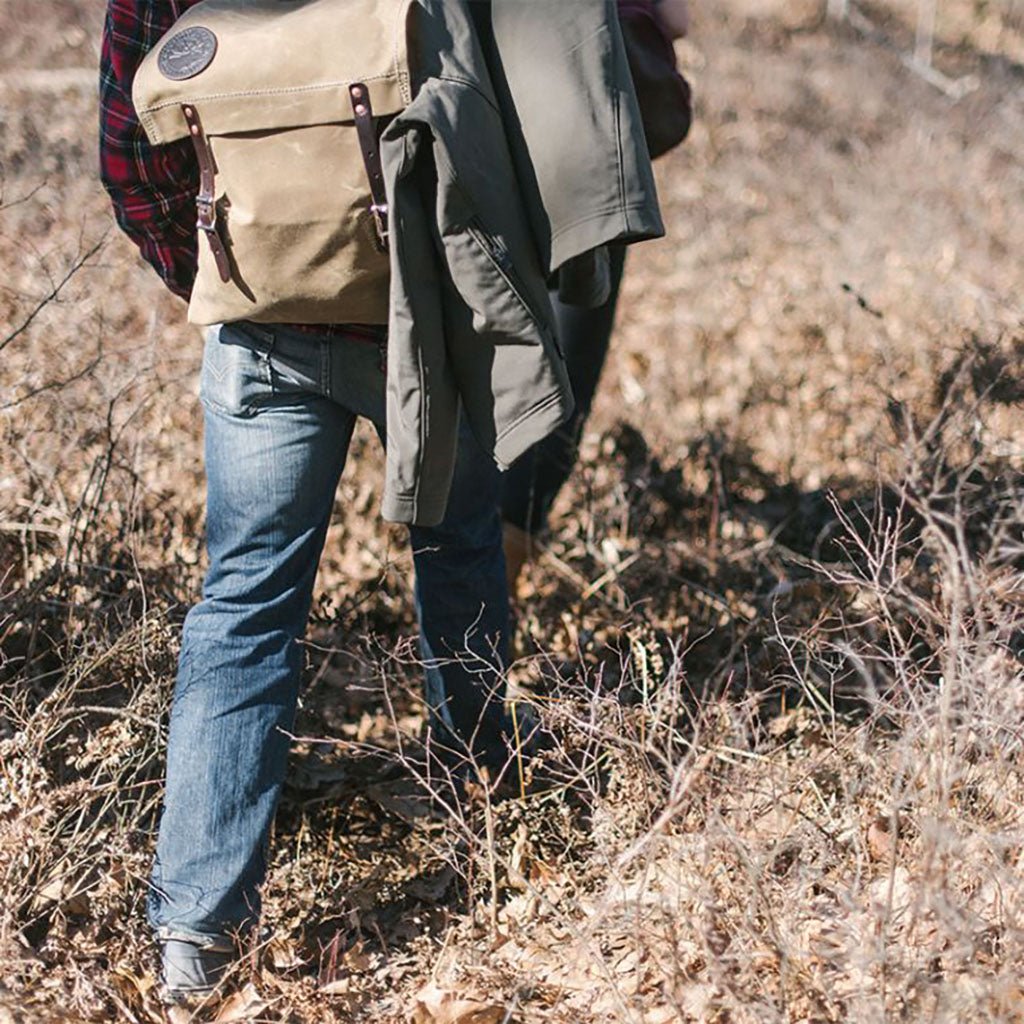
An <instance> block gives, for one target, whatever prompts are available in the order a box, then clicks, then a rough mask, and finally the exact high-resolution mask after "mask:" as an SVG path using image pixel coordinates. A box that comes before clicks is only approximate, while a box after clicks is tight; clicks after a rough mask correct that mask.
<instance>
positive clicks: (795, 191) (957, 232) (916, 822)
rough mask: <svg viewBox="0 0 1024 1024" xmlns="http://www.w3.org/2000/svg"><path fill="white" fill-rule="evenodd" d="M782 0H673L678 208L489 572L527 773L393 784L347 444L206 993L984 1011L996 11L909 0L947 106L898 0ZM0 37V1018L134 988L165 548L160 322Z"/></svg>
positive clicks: (1015, 802) (1017, 500)
mask: <svg viewBox="0 0 1024 1024" xmlns="http://www.w3.org/2000/svg"><path fill="white" fill-rule="evenodd" d="M40 6H41V9H42V8H45V11H44V15H41V17H42V16H45V18H46V19H50V20H54V19H56V20H59V21H60V22H61V23H62V24H63V25H64V26H65V27H64V30H63V32H64V35H63V36H62V38H61V41H60V43H59V45H58V42H57V41H55V37H54V38H51V39H50V41H49V42H46V43H45V45H44V43H42V42H39V41H38V40H37V38H36V36H33V35H31V34H29V33H27V31H26V27H24V26H20V25H15V24H14V21H13V18H11V17H8V16H7V15H4V16H2V23H3V25H4V27H5V29H6V30H7V32H6V34H5V37H4V38H5V40H6V41H5V43H4V44H3V45H4V46H5V47H7V48H9V49H10V52H11V54H12V55H15V54H17V57H16V58H15V57H14V56H12V65H11V66H12V68H13V69H14V72H16V71H17V69H18V68H21V67H23V68H26V69H33V68H40V67H42V66H44V64H47V65H50V64H54V63H55V64H56V65H57V66H58V70H59V68H60V67H62V66H67V67H68V68H74V67H80V66H82V65H83V64H87V63H89V62H90V61H91V60H92V55H91V53H90V52H89V47H90V46H91V45H92V39H93V38H94V35H93V34H94V33H95V31H96V24H95V20H96V12H95V11H94V10H92V9H91V8H90V9H89V10H86V7H85V5H80V4H76V3H61V4H55V3H54V4H49V3H47V4H43V5H40ZM783 6H785V7H786V11H785V12H784V11H782V7H780V6H779V5H773V4H765V5H750V4H745V3H740V2H739V0H736V2H735V3H732V4H728V5H724V10H722V11H714V12H712V11H710V10H708V11H705V12H703V13H702V15H701V17H700V18H699V19H698V22H697V38H696V40H695V41H694V42H693V43H689V44H687V45H686V48H685V50H684V56H685V58H686V60H687V63H688V65H689V67H690V68H691V71H692V74H693V76H694V78H695V79H696V85H697V91H698V95H699V96H700V97H701V111H700V114H701V116H700V119H699V121H698V123H697V126H696V129H695V134H694V138H693V139H692V140H691V144H690V145H689V146H688V148H687V149H686V150H685V151H683V152H680V153H679V154H678V155H677V156H674V157H672V158H670V159H669V160H668V161H667V162H666V163H665V164H664V165H663V166H662V167H661V168H660V174H661V179H660V180H661V185H662V194H663V200H664V205H665V208H666V212H667V214H668V217H669V219H670V220H671V221H672V222H673V225H674V227H675V230H676V237H675V239H674V240H673V241H672V242H670V243H662V244H658V245H653V246H649V247H647V248H646V249H645V250H641V251H637V252H636V253H635V254H634V255H633V256H632V257H631V266H630V268H629V270H628V272H627V284H626V296H625V300H624V304H623V310H622V314H621V317H620V329H619V334H618V337H617V341H616V349H615V352H614V355H613V361H612V362H613V365H612V366H611V368H610V373H609V376H608V379H607V380H606V382H605V386H604V389H603V391H602V395H601V397H600V400H599V402H598V407H597V409H596V412H595V417H594V420H593V423H592V433H591V434H589V435H588V437H587V438H586V440H585V444H584V452H583V459H582V462H581V466H580V468H579V470H578V472H577V474H576V476H575V477H574V480H573V482H572V486H571V489H570V493H568V494H567V495H565V496H564V499H563V502H562V504H561V506H560V510H561V514H560V515H559V517H558V518H557V519H556V522H555V524H554V528H553V530H552V532H551V534H550V536H549V537H547V538H546V539H545V542H544V547H543V550H542V552H541V553H540V555H539V557H538V559H537V562H536V564H535V565H534V566H533V567H532V568H531V570H530V572H529V575H528V578H527V580H526V582H525V586H524V589H523V594H522V595H521V600H520V601H519V604H518V608H517V623H516V637H515V649H516V655H517V660H516V663H515V665H514V667H513V670H512V681H513V683H514V686H515V692H516V695H517V700H518V701H519V702H520V703H519V704H518V705H517V706H518V707H519V708H520V709H522V713H523V716H524V718H523V721H524V723H526V722H527V716H536V718H538V719H539V721H540V722H541V723H542V725H543V729H544V732H545V734H546V737H547V742H546V743H545V745H544V746H545V751H544V753H543V754H542V755H541V756H540V757H539V758H538V759H537V760H536V761H535V762H533V763H532V764H531V765H530V766H529V771H530V773H531V774H532V777H533V783H534V784H533V787H532V789H531V792H530V793H529V794H528V795H526V796H525V797H513V798H511V799H506V800H504V801H502V802H493V801H491V800H489V799H488V797H487V795H486V794H485V793H483V792H479V793H476V794H471V796H470V799H468V800H466V801H463V802H461V803H455V802H453V801H452V800H451V799H450V793H449V792H448V790H447V789H446V788H445V786H444V785H443V780H442V781H440V782H436V781H435V783H434V788H435V790H436V793H435V798H436V799H435V801H434V806H433V808H432V809H431V807H430V802H429V801H427V800H425V799H424V788H425V787H424V786H423V785H422V783H421V782H419V781H417V778H416V776H417V773H418V772H419V765H418V761H417V758H416V756H415V755H416V750H415V743H414V741H413V737H414V736H415V735H416V733H417V730H418V727H419V724H420V721H421V717H422V706H421V704H420V701H419V697H418V668H417V665H416V661H415V657H414V656H413V654H412V651H413V647H412V644H411V637H412V635H413V622H412V617H411V601H410V600H409V593H408V588H409V583H408V563H409V559H408V553H407V550H406V548H405V542H404V539H403V536H402V534H401V532H400V531H396V530H392V529H389V528H386V527H384V526H382V525H381V524H380V523H379V522H378V521H377V518H376V504H377V496H378V493H379V487H378V481H379V476H380V472H379V471H380V457H379V453H377V452H376V451H375V448H374V445H373V443H372V441H371V440H370V438H369V435H368V434H365V435H360V436H359V438H357V451H356V457H355V458H354V459H353V460H352V461H353V463H354V465H353V466H352V471H351V472H350V473H349V474H348V475H347V476H346V479H345V480H344V481H343V483H342V486H341V489H340V490H339V495H338V505H337V515H336V517H335V522H334V523H333V525H332V527H331V532H330V536H329V540H328V549H327V553H326V555H325V559H324V563H323V566H322V571H321V578H320V592H319V597H318V600H317V606H316V611H315V614H314V621H313V623H312V625H311V629H310V634H309V642H308V659H307V661H308V671H307V674H306V684H305V690H304V696H303V702H302V708H301V712H300V717H299V720H298V722H297V723H296V726H295V735H296V742H295V756H294V758H293V764H292V769H291V771H290V774H289V780H288V786H287V791H286V794H285V799H284V802H283V805H282V808H281V813H280V815H279V819H278V823H277V828H276V835H275V840H274V862H273V866H272V870H271V873H270V877H269V880H268V883H267V887H266V912H265V923H266V928H265V930H264V932H263V933H261V935H260V936H258V938H257V939H256V940H255V941H254V943H253V945H252V948H251V950H250V955H249V956H247V958H246V960H245V961H244V963H243V964H242V965H241V966H240V967H239V969H238V971H237V972H236V979H235V980H236V981H237V982H238V988H239V992H238V994H237V995H235V996H233V997H232V998H231V1000H229V1002H228V1003H227V1004H226V1005H224V1006H220V1007H215V1008H212V1009H211V1010H210V1012H209V1014H207V1016H211V1017H212V1016H217V1017H218V1019H220V1020H228V1019H239V1020H240V1019H248V1020H267V1021H294V1022H300V1021H317V1022H321V1021H339V1022H341V1021H356V1020H358V1021H374V1022H377V1021H380V1022H392V1021H394V1022H399V1021H402V1022H404V1021H413V1022H417V1024H470V1022H473V1024H482V1022H493V1024H511V1022H513V1021H516V1022H530V1021H537V1022H542V1021H549V1022H559V1021H565V1022H567V1024H568V1022H572V1024H576V1022H581V1021H582V1022H587V1024H590V1022H594V1024H597V1022H603V1021H609V1022H610V1021H614V1022H624V1021H629V1022H636V1024H661V1022H665V1024H667V1022H675V1021H700V1022H719V1024H724V1022H726V1021H731V1022H735V1024H740V1022H747V1021H750V1022H756V1024H761V1022H772V1021H778V1022H780V1024H781V1022H786V1024H790V1022H792V1024H796V1022H819V1021H846V1020H851V1021H857V1022H859V1024H860V1022H864V1024H870V1022H873V1021H879V1022H881V1021H883V1020H886V1021H887V1020H894V1019H898V1020H908V1021H919V1020H920V1021H923V1020H929V1021H943V1022H944V1021H950V1022H952V1021H957V1022H960V1021H978V1022H982V1021H1003V1020H1005V1021H1014V1020H1021V1019H1024V989H1022V986H1021V981H1020V979H1021V976H1022V968H1024V921H1022V916H1021V915H1022V910H1024V905H1022V898H1024V889H1022V877H1024V875H1022V869H1024V864H1022V861H1021V858H1022V856H1024V829H1022V821H1021V814H1022V812H1021V808H1022V807H1024V776H1022V768H1024V751H1022V743H1024V737H1022V725H1021V723H1022V721H1024V714H1022V712H1024V687H1022V682H1024V680H1022V678H1021V675H1022V660H1021V659H1022V651H1024V575H1022V570H1024V530H1022V528H1024V522H1022V518H1024V512H1022V508H1024V505H1022V489H1024V475H1022V473H1024V465H1022V454H1024V452H1022V449H1021V446H1020V437H1021V430H1022V426H1024V424H1022V420H1021V414H1020V401H1021V397H1022V396H1021V379H1022V372H1024V334H1022V313H1021V306H1020V295H1021V294H1022V290H1024V287H1022V286H1024V280H1022V275H1021V268H1020V261H1019V252H1020V251H1021V247H1022V245H1024V220H1022V218H1024V202H1022V200H1024V172H1022V170H1021V168H1022V166H1024V160H1022V157H1024V152H1022V151H1024V131H1022V130H1021V127H1022V125H1024V93H1022V84H1021V83H1022V73H1021V70H1020V66H1019V65H1018V64H1015V63H1014V61H1016V60H1019V59H1020V56H1021V51H1020V38H1019V37H1020V32H1021V26H1020V11H1019V10H1018V9H1017V8H1018V6H1019V5H1017V4H1014V3H1012V2H1008V3H1005V4H1003V5H998V4H985V5H977V4H969V3H960V2H954V0H949V2H948V3H947V4H940V5H939V13H940V17H939V21H938V31H939V39H938V42H937V43H936V47H935V61H936V66H937V67H938V68H939V69H940V70H941V71H942V72H943V74H946V75H948V76H949V77H950V78H957V77H960V76H962V75H966V74H975V75H977V76H978V86H977V88H976V89H975V90H973V91H972V92H971V93H970V94H969V95H966V96H965V97H963V98H961V99H960V100H959V101H957V102H953V101H951V100H950V98H949V97H948V96H946V95H945V94H944V93H943V92H942V91H941V90H939V89H935V88H934V87H933V86H932V85H931V84H930V83H929V82H928V81H926V80H924V79H921V78H920V77H918V76H915V75H913V74H911V73H910V72H908V69H907V68H906V66H905V65H904V64H903V63H902V62H901V59H900V53H902V52H904V51H905V50H906V49H907V48H908V47H912V46H913V38H914V33H913V28H914V26H913V22H912V19H911V18H909V17H908V15H909V13H910V7H911V6H912V5H895V4H885V5H882V4H877V5H859V4H852V5H851V6H852V7H854V8H856V9H857V11H859V13H860V14H861V16H862V17H863V18H865V19H867V20H868V21H870V23H871V25H872V26H874V28H875V29H877V31H878V32H881V33H883V34H884V40H888V43H889V44H890V45H883V44H882V42H881V41H879V39H876V38H871V37H867V36H865V34H864V33H863V32H861V31H860V30H858V29H857V27H856V25H853V26H849V25H847V26H845V27H844V26H840V27H838V28H837V27H835V26H830V25H828V24H826V23H825V22H824V21H823V20H822V19H821V18H820V17H818V16H817V13H816V11H817V8H816V9H815V11H811V12H810V14H811V15H814V16H813V17H812V16H810V15H809V16H808V17H800V16H798V15H797V14H796V13H794V12H795V11H796V8H797V7H799V6H800V5H783ZM775 7H779V10H775ZM982 8H984V10H982ZM808 10H809V11H810V5H809V6H808ZM1000 12H1002V13H1000ZM1004 14H1005V17H1003V15H1004ZM1000 18H1002V20H999V19H1000ZM47 24H49V22H47ZM15 38H21V39H22V40H23V43H24V45H23V46H22V47H21V48H20V49H18V48H16V47H14V44H13V42H11V40H12V39H15ZM14 72H11V73H6V74H5V75H4V78H3V80H2V82H0V90H2V91H0V118H2V122H3V135H2V140H3V141H2V142H0V158H2V161H3V169H4V176H3V192H2V197H0V254H2V259H3V265H4V267H5V269H6V271H7V273H6V275H5V278H4V280H3V281H0V322H2V325H3V326H0V347H2V348H3V352H2V354H0V379H2V380H3V385H4V388H3V391H2V393H0V429H2V431H3V457H2V460H0V1022H7V1021H18V1022H21V1021H32V1022H46V1021H62V1022H64V1021H108V1020H118V1021H121V1020H123V1021H136V1022H144V1021H155V1020H159V1019H160V1010H159V1008H158V1006H157V1004H156V1000H155V994H154V986H155V977H154V961H153V949H152V946H151V943H150V940H149V937H148V935H147V932H146V929H145V927H144V924H143V912H142V903H143V900H144V897H145V886H146V877H147V874H148V869H149V860H150V854H151V848H152V842H153V829H154V825H155V820H156V814H157V811H158V808H159V800H160V789H161V769H162V766H161V752H162V742H163V738H164V729H165V720H166V710H167V704H168V700H169V696H170V688H171V685H172V681H173V675H174V664H175V659H176V654H177V644H178V627H179V625H180V621H181V618H182V617H183V615H184V612H185V610H186V609H187V607H188V605H189V603H190V602H191V601H192V600H193V598H194V595H195V593H196V591H197V588H198V584H199V581H200V579H201V573H202V557H201V541H202V529H203V523H202V478H201V469H200V464H199V446H198V437H199V432H200V421H199V415H198V410H197V408H196V403H195V401H194V394H193V388H194V379H195V373H196V370H197V360H198V346H197V344H196V340H195V339H194V337H193V336H192V335H191V334H190V332H189V331H188V330H187V328H185V327H184V326H183V325H182V323H181V320H182V310H181V309H180V308H179V305H178V304H177V303H176V302H175V300H173V299H170V298H168V297H166V296H164V295H162V294H161V291H160V288H159V285H158V284H157V283H156V282H155V281H153V280H152V279H151V276H149V275H147V273H146V272H145V271H143V270H142V269H140V268H139V267H138V266H137V264H136V262H135V260H134V257H133V256H132V254H131V253H130V252H129V251H128V248H127V247H126V246H125V245H124V244H123V243H122V242H121V241H120V240H119V239H117V238H115V237H113V236H112V235H111V236H110V237H106V232H107V231H108V216H107V210H106V204H105V201H104V199H103V197H102V195H101V194H100V192H99V190H98V187H97V185H96V184H95V182H94V181H93V179H92V155H91V154H92V152H93V145H94V139H93V138H92V136H91V134H90V131H91V129H90V127H89V125H90V124H91V121H90V119H91V118H92V116H93V113H92V103H93V100H92V98H91V96H90V95H88V94H87V93H83V92H80V91H78V90H79V86H78V85H76V84H75V83H76V81H77V79H75V78H74V76H71V77H69V78H68V80H67V84H66V87H65V86H54V85H52V83H51V84H49V85H48V86H47V89H46V91H45V93H38V94H37V93H36V92H33V91H32V89H33V87H32V86H31V82H29V84H28V85H25V84H24V83H23V84H21V85H19V83H18V80H17V77H16V75H15V74H14ZM61 81H63V80H61ZM54 89H56V90H57V92H56V94H55V93H54V92H53V90H54ZM61 89H63V90H64V91H63V92H62V91H60V90H61ZM55 95H56V96H57V99H56V100H55V99H54V96H55ZM529 720H530V721H532V720H533V718H530V719H529ZM197 1019H198V1018H197Z"/></svg>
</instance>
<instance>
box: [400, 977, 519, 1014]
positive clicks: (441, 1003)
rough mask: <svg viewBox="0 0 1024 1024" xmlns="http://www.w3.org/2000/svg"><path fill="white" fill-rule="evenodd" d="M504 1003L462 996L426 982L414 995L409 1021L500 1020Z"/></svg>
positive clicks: (503, 1010)
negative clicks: (413, 1004)
mask: <svg viewBox="0 0 1024 1024" xmlns="http://www.w3.org/2000/svg"><path fill="white" fill-rule="evenodd" d="M505 1011H506V1007H505V1006H503V1005H498V1004H497V1003H489V1002H488V1003H484V1002H480V1001H478V1000H476V999H464V998H462V997H460V996H459V995H458V994H457V993H455V992H453V991H451V990H449V989H442V988H439V987H438V986H437V985H434V984H430V985H427V986H426V987H425V988H423V989H421V990H420V991H419V993H418V994H417V995H416V1008H415V1009H414V1010H413V1015H412V1024H501V1021H503V1020H504V1018H505Z"/></svg>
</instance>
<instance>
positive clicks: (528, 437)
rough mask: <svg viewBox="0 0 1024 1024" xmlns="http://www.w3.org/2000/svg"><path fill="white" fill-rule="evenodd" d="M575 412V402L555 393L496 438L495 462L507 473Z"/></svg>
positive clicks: (557, 392) (559, 393)
mask: <svg viewBox="0 0 1024 1024" xmlns="http://www.w3.org/2000/svg"><path fill="white" fill-rule="evenodd" d="M572 410H573V402H572V399H571V398H569V397H568V396H567V395H566V394H564V393H563V392H561V391H556V392H554V393H553V394H551V395H549V396H548V397H547V398H546V399H544V400H543V401H541V402H538V403H537V404H536V405H534V406H532V407H531V408H530V409H529V410H528V411H527V412H525V413H523V415H522V416H520V417H519V419H517V420H515V421H514V422H513V423H511V424H510V425H509V426H508V427H506V428H505V429H504V430H503V431H502V432H501V433H500V434H499V435H498V437H497V438H496V439H495V442H494V461H495V462H496V463H497V464H498V468H499V469H500V470H502V471H503V472H504V471H505V470H507V469H508V468H509V466H511V465H512V463H513V462H515V461H516V459H518V458H519V456H520V455H522V454H523V452H525V451H526V450H527V449H528V448H531V447H533V445H535V444H536V443H537V442H538V441H543V440H544V438H545V437H547V436H548V434H550V433H551V432H552V431H553V430H556V429H557V428H558V427H560V426H561V425H562V424H563V423H564V422H565V421H566V420H567V419H568V418H569V417H570V416H571V415H572Z"/></svg>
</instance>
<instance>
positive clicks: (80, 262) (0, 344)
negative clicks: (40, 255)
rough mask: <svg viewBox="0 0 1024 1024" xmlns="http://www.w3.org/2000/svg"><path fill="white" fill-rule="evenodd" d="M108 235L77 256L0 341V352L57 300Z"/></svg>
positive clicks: (101, 237)
mask: <svg viewBox="0 0 1024 1024" xmlns="http://www.w3.org/2000/svg"><path fill="white" fill-rule="evenodd" d="M108 233H109V232H107V231H104V232H103V234H102V235H101V236H100V239H99V241H98V242H96V243H95V245H93V246H92V247H91V248H90V249H88V250H87V251H86V252H85V253H84V254H83V255H82V256H79V257H78V259H76V260H75V262H74V263H72V264H71V267H70V268H69V269H68V272H67V273H66V274H65V275H64V276H63V277H62V278H61V280H60V281H58V282H57V283H56V284H55V285H54V286H53V288H52V289H51V290H50V292H49V294H48V295H46V296H45V297H44V298H43V299H41V300H40V301H39V303H38V304H37V305H36V307H35V309H33V310H32V312H31V313H29V315H28V316H27V317H26V318H25V319H24V320H23V321H22V322H21V324H20V325H19V326H18V327H15V329H14V330H13V331H11V333H10V334H8V335H7V337H6V338H4V339H3V340H2V341H0V352H2V351H3V350H4V349H5V348H7V346H8V345H9V344H10V343H11V342H12V341H14V339H15V338H17V337H19V336H20V335H22V334H24V333H25V331H27V330H28V328H29V326H30V325H31V323H32V321H33V320H35V318H36V317H37V316H38V315H39V314H40V313H41V312H42V311H43V310H44V309H45V308H46V307H47V306H48V305H49V304H50V303H51V302H53V300H54V299H56V298H57V296H58V295H59V294H60V292H61V290H62V289H63V288H64V286H65V285H66V284H67V283H68V282H69V281H70V280H71V278H73V277H74V276H75V274H77V273H78V271H79V270H81V269H82V267H84V266H85V264H86V263H87V262H88V261H89V260H90V259H91V258H92V257H93V256H95V255H96V253H98V252H99V251H100V249H102V248H103V245H104V244H105V243H106V240H107V234H108Z"/></svg>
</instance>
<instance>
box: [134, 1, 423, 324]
mask: <svg viewBox="0 0 1024 1024" xmlns="http://www.w3.org/2000/svg"><path fill="white" fill-rule="evenodd" d="M411 3H412V0H202V2H201V3H198V4H196V5H195V6H194V7H192V8H190V9H189V10H188V11H187V12H186V13H185V14H184V15H183V16H182V17H181V18H179V19H178V21H177V22H175V24H174V26H173V28H171V30H170V31H169V32H168V33H167V34H166V35H165V36H164V38H163V39H162V40H161V41H160V43H159V44H158V45H157V46H156V47H155V48H154V49H153V51H152V52H151V53H149V54H148V55H147V57H146V59H145V60H144V61H143V62H142V65H141V66H140V68H139V71H138V73H137V74H136V77H135V82H134V84H133V91H132V96H133V101H134V104H135V108H136V112H137V113H138V116H139V120H140V123H141V124H142V126H143V128H144V130H145V131H146V134H147V136H148V138H149V139H150V141H151V142H152V143H153V144H155V145H159V144H164V143H168V142H174V141H176V140H179V139H184V138H189V137H191V138H192V140H193V143H194V145H195V148H196V153H197V159H198V162H199V166H200V171H201V174H200V179H201V183H200V184H201V187H200V194H199V196H198V198H197V205H198V222H197V226H198V228H199V229H200V233H201V234H203V235H205V237H206V239H207V240H208V243H209V244H207V243H206V242H204V241H203V240H202V239H200V246H199V268H198V274H197V277H196V284H195V287H194V289H193V293H192V298H191V302H190V305H189V319H190V320H191V321H192V322H194V323H201V324H209V323H218V322H226V321H230V320H238V319H249V320H257V321H265V322H266V321H269V322H273V321H278V322H281V321H284V322H296V323H342V322H351V323H386V322H387V306H388V297H387V287H388V259H387V255H386V253H385V252H384V251H383V248H382V245H381V242H380V238H379V234H378V231H379V227H380V223H379V222H380V219H381V208H380V197H379V195H378V196H374V195H373V190H371V185H370V178H369V177H368V173H367V167H366V165H365V164H364V152H363V150H364V148H365V142H366V140H367V138H368V136H367V124H366V121H367V118H366V116H365V110H364V111H363V115H364V116H362V117H361V118H357V116H356V107H357V103H356V98H355V97H356V95H358V96H359V97H360V98H361V99H362V100H363V101H368V102H365V104H364V105H365V106H366V107H367V108H368V110H369V111H370V112H371V113H372V116H373V117H374V118H381V117H387V116H390V115H393V114H396V113H398V112H400V111H401V110H402V109H404V107H405V106H406V105H407V104H408V103H409V101H410V86H409V69H408V62H407V56H406V43H405V39H406V36H405V33H406V17H407V12H408V9H409V7H410V5H411ZM353 83H360V84H361V85H362V86H363V88H362V89H361V90H359V91H358V93H353V92H352V91H351V87H352V86H353ZM357 120H359V121H361V122H362V123H361V124H359V126H358V128H357V124H356V122H357ZM360 131H361V132H362V136H363V140H364V145H362V146H361V144H360ZM369 140H370V143H371V146H372V141H373V137H372V132H371V134H370V135H369ZM378 192H379V189H378Z"/></svg>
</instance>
